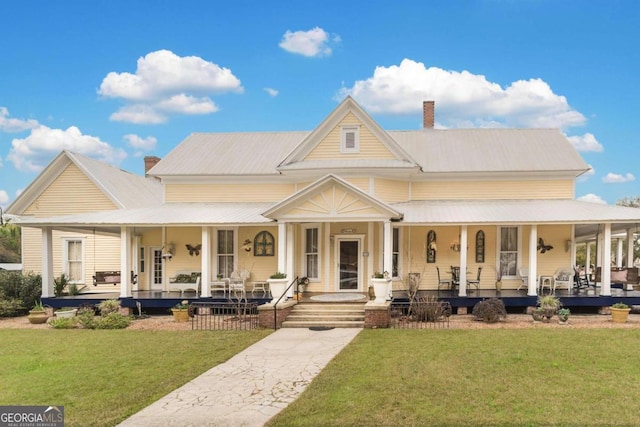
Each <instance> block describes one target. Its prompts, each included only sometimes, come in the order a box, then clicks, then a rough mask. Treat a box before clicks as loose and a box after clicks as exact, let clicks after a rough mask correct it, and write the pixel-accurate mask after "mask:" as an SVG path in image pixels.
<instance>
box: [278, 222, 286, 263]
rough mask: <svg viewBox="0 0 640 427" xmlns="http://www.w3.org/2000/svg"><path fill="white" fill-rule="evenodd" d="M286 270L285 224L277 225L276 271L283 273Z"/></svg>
mask: <svg viewBox="0 0 640 427" xmlns="http://www.w3.org/2000/svg"><path fill="white" fill-rule="evenodd" d="M286 270H287V224H286V223H284V222H279V223H278V271H279V272H280V273H285V272H286Z"/></svg>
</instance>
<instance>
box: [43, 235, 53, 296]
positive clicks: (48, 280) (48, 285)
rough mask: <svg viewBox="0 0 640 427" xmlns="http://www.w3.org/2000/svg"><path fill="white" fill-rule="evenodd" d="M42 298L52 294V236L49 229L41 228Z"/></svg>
mask: <svg viewBox="0 0 640 427" xmlns="http://www.w3.org/2000/svg"><path fill="white" fill-rule="evenodd" d="M42 296H43V297H52V296H54V293H53V234H52V231H51V227H43V228H42Z"/></svg>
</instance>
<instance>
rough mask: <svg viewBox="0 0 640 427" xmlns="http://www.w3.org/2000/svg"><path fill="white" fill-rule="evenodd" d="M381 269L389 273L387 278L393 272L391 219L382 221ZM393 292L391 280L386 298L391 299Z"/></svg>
mask: <svg viewBox="0 0 640 427" xmlns="http://www.w3.org/2000/svg"><path fill="white" fill-rule="evenodd" d="M382 271H386V272H388V273H389V278H391V276H392V274H393V233H392V232H391V221H385V222H384V253H383V264H382ZM392 292H393V281H391V282H389V287H388V291H387V294H388V295H387V300H390V299H391V293H392Z"/></svg>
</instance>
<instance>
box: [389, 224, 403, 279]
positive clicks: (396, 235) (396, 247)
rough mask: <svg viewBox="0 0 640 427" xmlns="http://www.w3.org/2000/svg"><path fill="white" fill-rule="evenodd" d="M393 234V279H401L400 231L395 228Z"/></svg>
mask: <svg viewBox="0 0 640 427" xmlns="http://www.w3.org/2000/svg"><path fill="white" fill-rule="evenodd" d="M391 231H392V232H393V242H392V249H391V257H392V263H391V270H392V276H391V277H400V274H401V272H400V263H401V260H400V229H399V228H394V229H392V230H391Z"/></svg>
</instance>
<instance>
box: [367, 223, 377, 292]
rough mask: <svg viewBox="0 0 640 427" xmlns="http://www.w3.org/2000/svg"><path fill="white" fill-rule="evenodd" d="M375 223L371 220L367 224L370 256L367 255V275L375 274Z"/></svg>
mask: <svg viewBox="0 0 640 427" xmlns="http://www.w3.org/2000/svg"><path fill="white" fill-rule="evenodd" d="M374 233H375V231H374V223H373V222H369V223H368V224H367V252H368V253H369V256H368V257H367V275H366V276H365V277H371V276H373V272H374V270H375V269H374V267H373V236H374ZM366 286H367V289H369V281H367V285H366Z"/></svg>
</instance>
